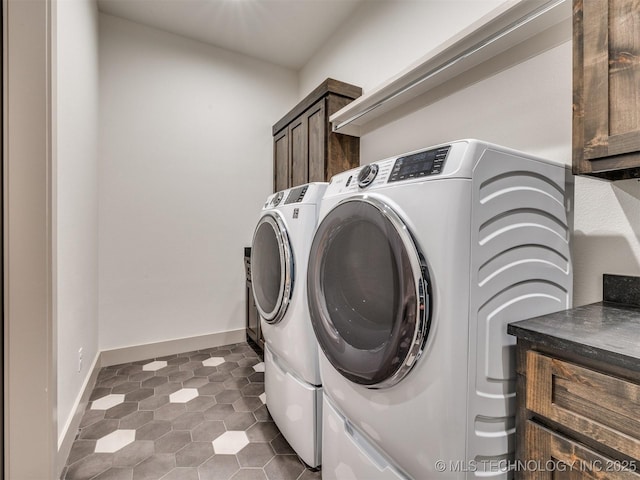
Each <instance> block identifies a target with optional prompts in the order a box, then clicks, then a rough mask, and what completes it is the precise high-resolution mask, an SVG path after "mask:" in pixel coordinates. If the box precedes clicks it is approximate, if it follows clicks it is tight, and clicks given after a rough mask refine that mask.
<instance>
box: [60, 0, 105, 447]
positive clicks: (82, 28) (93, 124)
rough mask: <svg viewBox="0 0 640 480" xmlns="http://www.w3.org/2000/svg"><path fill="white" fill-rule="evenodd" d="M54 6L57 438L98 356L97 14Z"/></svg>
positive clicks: (83, 2)
mask: <svg viewBox="0 0 640 480" xmlns="http://www.w3.org/2000/svg"><path fill="white" fill-rule="evenodd" d="M55 5H56V9H57V12H56V13H57V64H56V71H57V78H56V83H57V90H56V105H57V106H56V109H55V111H54V112H55V113H54V115H55V121H56V122H57V127H56V128H57V136H56V141H57V149H56V152H55V155H56V161H57V278H56V281H57V321H58V327H57V329H58V332H59V333H58V436H59V437H60V436H61V435H62V434H63V433H64V430H65V429H66V427H67V425H68V422H69V421H70V419H71V415H72V413H73V411H72V410H73V408H74V406H75V403H76V400H77V399H78V396H79V395H80V393H81V390H82V387H83V383H84V382H85V380H86V379H87V377H88V375H89V374H90V373H91V365H92V363H93V361H94V359H95V357H96V355H97V353H98V219H97V216H98V177H97V166H98V10H97V6H96V3H95V2H94V1H93V0H59V1H58V2H56V3H55ZM80 348H82V350H83V362H82V368H81V370H80V371H78V367H79V364H78V350H79V349H80Z"/></svg>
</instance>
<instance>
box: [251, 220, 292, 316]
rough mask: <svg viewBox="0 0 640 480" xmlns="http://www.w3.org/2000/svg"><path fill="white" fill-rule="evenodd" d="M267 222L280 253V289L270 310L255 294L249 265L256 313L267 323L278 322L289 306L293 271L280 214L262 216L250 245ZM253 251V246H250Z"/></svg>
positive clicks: (253, 280)
mask: <svg viewBox="0 0 640 480" xmlns="http://www.w3.org/2000/svg"><path fill="white" fill-rule="evenodd" d="M264 223H267V224H269V225H270V226H271V229H272V230H273V233H274V234H275V236H276V240H277V242H278V251H279V254H280V289H279V291H278V300H277V302H276V305H275V307H274V309H273V310H272V311H270V312H266V311H264V309H263V308H262V306H261V305H260V302H259V301H258V298H257V296H256V294H255V290H254V289H255V288H256V280H255V279H254V271H255V270H254V268H253V266H252V267H251V289H252V294H253V298H254V299H255V301H256V302H255V303H256V308H257V309H258V313H259V314H260V316H261V317H262V318H263V319H264V320H265V321H266V322H267V323H278V322H279V321H280V320H282V317H284V314H285V313H286V311H287V308H288V307H289V303H290V302H291V295H292V293H293V283H294V278H293V272H294V259H293V251H292V249H291V242H290V241H289V234H288V232H287V229H286V227H285V225H284V222H283V221H282V218H281V217H280V215H277V214H275V212H274V213H268V214H266V215H265V216H263V217H262V218H261V219H260V221H259V222H258V225H257V226H256V229H255V231H254V233H253V240H252V242H251V244H252V246H253V245H254V244H255V237H256V233H257V232H258V229H259V228H260V226H261V225H263V224H264ZM252 253H253V247H252Z"/></svg>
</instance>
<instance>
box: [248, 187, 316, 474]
mask: <svg viewBox="0 0 640 480" xmlns="http://www.w3.org/2000/svg"><path fill="white" fill-rule="evenodd" d="M326 187H327V184H326V183H310V184H306V185H302V186H299V187H295V188H291V189H288V190H283V191H280V192H277V193H275V194H273V195H271V196H269V197H268V198H267V201H266V203H265V204H264V207H263V209H262V212H261V214H260V217H259V219H258V223H257V226H256V229H255V233H254V236H253V243H252V248H251V285H252V288H253V295H254V298H255V302H256V307H257V309H258V312H259V314H260V317H261V327H262V332H263V335H264V339H265V352H264V353H265V394H266V399H267V408H268V409H269V413H270V414H271V416H272V417H273V420H274V422H275V423H276V425H277V426H278V428H279V429H280V431H281V432H282V434H283V435H284V437H285V438H286V439H287V441H288V442H289V444H290V445H291V447H292V448H293V449H294V450H295V451H296V453H297V454H298V455H299V456H300V458H301V459H302V460H303V461H304V462H305V463H306V464H307V465H309V466H311V467H317V466H318V465H319V464H320V446H321V444H320V433H321V432H320V417H321V408H322V386H321V381H320V372H319V367H318V346H317V342H316V339H315V336H314V334H313V329H312V327H311V322H310V320H309V310H308V306H307V290H306V274H307V260H308V256H309V249H310V248H311V241H312V240H313V234H314V231H315V228H316V222H317V218H318V203H319V201H320V200H321V198H322V195H323V193H324V191H325V189H326Z"/></svg>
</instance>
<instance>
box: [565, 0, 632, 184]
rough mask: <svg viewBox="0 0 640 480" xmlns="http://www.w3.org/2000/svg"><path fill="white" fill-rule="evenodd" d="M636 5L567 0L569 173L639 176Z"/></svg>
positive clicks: (622, 1)
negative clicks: (569, 38)
mask: <svg viewBox="0 0 640 480" xmlns="http://www.w3.org/2000/svg"><path fill="white" fill-rule="evenodd" d="M639 10H640V2H638V1H637V0H615V1H613V0H612V1H606V0H574V1H573V173H574V174H586V175H593V176H597V177H602V178H606V179H609V180H619V179H624V178H635V177H640V88H638V85H640V35H638V32H639V31H640V15H639V14H638V11H639Z"/></svg>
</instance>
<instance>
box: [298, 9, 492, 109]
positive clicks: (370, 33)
mask: <svg viewBox="0 0 640 480" xmlns="http://www.w3.org/2000/svg"><path fill="white" fill-rule="evenodd" d="M502 2H503V0H437V1H434V0H375V1H371V0H365V1H364V2H362V3H361V5H360V6H359V7H358V9H357V10H356V11H355V12H354V13H353V14H352V15H351V16H350V17H349V18H348V19H347V20H346V22H345V23H344V24H342V25H341V26H340V27H339V29H338V30H337V31H336V32H335V33H334V34H333V35H332V36H331V38H330V39H329V41H328V42H327V43H325V44H324V45H323V46H322V47H321V48H320V49H319V50H318V51H317V52H316V53H315V54H314V55H313V57H312V58H311V59H310V60H309V61H308V62H307V64H306V65H305V66H304V68H302V69H301V71H300V72H299V74H300V92H299V94H300V97H301V98H302V97H304V96H306V95H307V94H308V93H309V92H310V91H311V90H313V89H314V88H315V87H316V86H318V85H319V84H320V83H321V82H322V81H323V80H324V79H325V78H327V76H333V78H335V79H336V80H341V81H343V82H348V83H352V84H354V85H358V86H359V87H362V89H363V90H364V92H365V93H366V92H367V91H368V90H370V89H371V88H373V87H376V86H378V85H379V84H381V83H382V82H384V81H385V80H387V79H388V78H389V77H391V76H393V75H395V74H397V73H398V72H400V71H402V70H404V69H405V68H407V67H408V66H409V65H411V64H412V63H414V62H415V61H417V60H418V59H419V58H421V57H422V56H424V55H425V54H426V53H428V52H429V51H430V50H431V49H433V48H434V47H436V46H438V45H439V44H441V43H442V42H443V41H445V40H447V39H448V38H449V37H451V36H452V35H453V34H454V33H457V32H458V31H460V30H462V29H463V28H465V27H467V26H468V25H470V24H471V23H473V22H474V21H476V20H478V19H479V18H480V17H482V16H483V15H486V14H487V13H488V12H489V11H491V10H492V9H493V8H495V7H496V6H498V5H500V3H502Z"/></svg>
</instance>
